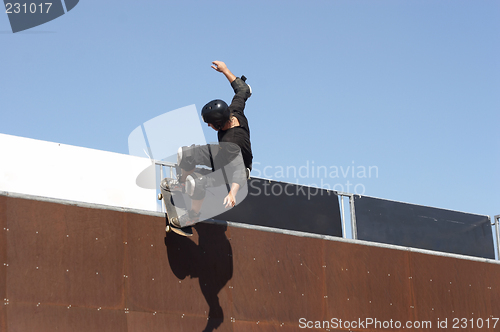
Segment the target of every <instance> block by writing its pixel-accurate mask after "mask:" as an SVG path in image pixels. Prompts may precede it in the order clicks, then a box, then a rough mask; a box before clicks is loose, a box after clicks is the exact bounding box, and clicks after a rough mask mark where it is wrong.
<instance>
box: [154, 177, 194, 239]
mask: <svg viewBox="0 0 500 332" xmlns="http://www.w3.org/2000/svg"><path fill="white" fill-rule="evenodd" d="M160 190H161V193H160V194H158V199H159V200H163V204H164V205H165V210H166V218H167V226H166V228H165V230H166V231H167V233H168V232H171V231H173V232H174V233H177V234H179V235H182V236H192V235H193V229H192V227H191V226H187V227H183V228H179V227H176V226H174V225H173V224H172V221H177V220H178V218H179V217H180V216H181V215H182V214H184V213H186V212H187V210H186V209H185V208H184V207H179V206H175V205H174V199H173V195H181V194H180V193H172V192H170V191H169V190H166V188H163V187H161V186H160ZM175 201H178V199H176V200H175Z"/></svg>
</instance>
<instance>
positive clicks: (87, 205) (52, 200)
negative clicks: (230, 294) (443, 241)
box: [0, 191, 500, 265]
mask: <svg viewBox="0 0 500 332" xmlns="http://www.w3.org/2000/svg"><path fill="white" fill-rule="evenodd" d="M0 196H7V197H13V198H21V199H27V200H34V201H41V202H48V203H57V204H63V205H71V206H77V207H83V208H90V209H101V210H111V211H117V212H127V213H136V214H142V215H148V216H154V217H165V213H163V212H153V211H147V210H137V209H130V208H122V207H116V206H108V205H102V204H91V203H85V202H77V201H70V200H63V199H58V198H49V197H41V196H34V195H27V194H19V193H11V192H6V191H0ZM205 222H206V223H210V224H222V225H229V226H231V227H237V228H243V229H250V230H256V231H262V232H270V233H277V234H283V235H290V236H298V237H307V238H313V239H321V240H326V241H336V242H344V243H350V244H356V245H364V246H370V247H378V248H385V249H394V250H403V251H409V252H414V253H421V254H426V255H432V256H441V257H448V258H456V259H464V260H469V261H475V262H482V263H490V264H497V265H500V261H497V260H494V259H489V258H480V257H473V256H466V255H459V254H450V253H445V252H439V251H433V250H427V249H418V248H411V247H404V246H398V245H393V244H385V243H378V242H370V241H364V240H353V239H345V238H342V237H335V236H330V235H320V234H314V233H307V232H300V231H292V230H286V229H280V228H273V227H267V226H257V225H249V224H242V223H237V222H232V221H227V222H226V221H220V220H214V219H209V220H206V221H205Z"/></svg>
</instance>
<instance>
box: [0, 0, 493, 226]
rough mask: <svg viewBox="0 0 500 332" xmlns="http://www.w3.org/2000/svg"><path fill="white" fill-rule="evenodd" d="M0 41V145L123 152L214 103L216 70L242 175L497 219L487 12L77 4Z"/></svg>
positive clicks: (349, 5)
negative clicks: (243, 126)
mask: <svg viewBox="0 0 500 332" xmlns="http://www.w3.org/2000/svg"><path fill="white" fill-rule="evenodd" d="M0 44H1V51H0V68H1V72H2V79H1V80H0V100H1V113H0V114H1V121H0V133H4V134H11V135H17V136H22V137H29V138H35V139H40V140H47V141H53V142H59V143H64V144H71V145H76V146H82V147H89V148H94V149H100V150H106V151H112V152H118V153H125V154H126V153H128V148H127V138H128V135H129V134H130V133H131V132H132V130H133V129H134V128H136V127H137V126H139V125H140V124H142V123H143V122H145V121H147V120H149V119H151V118H153V117H155V116H158V115H160V114H163V113H165V112H168V111H171V110H175V109H177V108H180V107H184V106H187V105H191V104H195V105H196V106H197V108H198V110H200V109H201V107H202V106H203V105H204V104H205V103H207V102H208V101H210V100H212V99H215V98H221V99H225V100H227V101H229V100H230V98H231V97H232V90H231V88H230V86H229V84H228V83H227V81H226V80H225V78H224V77H223V75H221V74H220V73H217V72H215V71H214V70H213V69H211V68H210V64H211V61H213V60H222V61H225V62H226V64H227V65H228V67H229V68H230V69H231V70H232V71H233V72H234V73H235V74H236V75H238V76H240V75H242V74H244V75H246V76H247V77H248V81H247V82H248V83H249V84H250V85H251V86H252V88H253V92H254V93H253V96H252V97H251V98H250V99H249V101H248V103H247V108H246V113H247V116H248V119H249V121H250V127H251V131H252V144H253V151H254V175H261V176H263V177H267V178H274V179H276V180H281V181H289V182H299V183H301V184H316V185H318V186H323V187H329V188H335V189H337V190H342V189H343V191H349V192H358V193H364V194H365V195H369V196H374V197H380V198H386V199H392V200H397V201H404V202H409V203H415V204H422V205H429V206H435V207H440V208H447V209H453V210H459V211H464V212H472V213H478V214H486V215H491V216H492V215H494V214H500V203H499V202H500V176H499V168H498V166H499V164H500V157H499V147H500V134H499V126H498V124H499V123H500V121H499V120H500V116H499V106H500V94H499V91H500V60H499V59H500V57H499V54H500V2H498V1H488V0H485V1H457V0H454V1H446V0H443V1H422V0H419V1H412V0H409V1H388V0H380V1H375V0H374V1H356V0H354V1H353V0H349V1H251V2H249V1H246V2H234V1H232V2H230V1H211V2H208V1H204V2H201V1H161V2H160V1H153V2H139V1H127V0H121V1H118V0H106V1H97V0H81V1H80V3H79V4H78V5H77V6H76V7H75V8H74V9H73V10H72V11H70V12H68V13H67V14H65V15H63V16H61V17H60V18H58V19H56V20H54V21H51V22H49V23H46V24H44V25H41V26H39V27H36V28H33V29H30V30H27V31H25V32H19V33H16V34H13V33H12V32H11V30H10V25H9V21H8V17H7V15H6V14H3V15H0ZM204 128H205V134H206V137H207V140H208V141H216V134H215V132H214V131H212V130H211V129H210V128H208V127H204ZM168 139H169V137H168V131H166V132H165V140H168ZM26 159H27V160H29V159H30V156H29V154H27V155H26ZM301 167H302V173H300V174H293V170H294V169H295V170H296V171H297V173H299V172H298V171H299V170H300V169H301ZM317 167H320V168H321V170H323V171H322V174H320V175H319V176H318V174H316V173H317V172H315V174H314V175H313V173H312V171H313V169H316V170H317ZM353 167H354V171H355V172H354V173H352V170H353ZM370 167H371V170H372V173H371V174H370V173H369V172H368V170H369V169H370ZM34 169H36V166H34ZM325 169H327V170H328V172H327V174H326V175H325V174H324V170H325ZM286 170H288V176H287V172H286ZM363 170H365V172H364V173H363ZM264 171H265V174H264ZM375 171H376V172H375Z"/></svg>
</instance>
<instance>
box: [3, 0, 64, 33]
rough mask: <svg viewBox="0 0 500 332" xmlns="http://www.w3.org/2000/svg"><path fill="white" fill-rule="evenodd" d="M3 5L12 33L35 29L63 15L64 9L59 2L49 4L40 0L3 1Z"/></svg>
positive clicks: (57, 0) (58, 0)
mask: <svg viewBox="0 0 500 332" xmlns="http://www.w3.org/2000/svg"><path fill="white" fill-rule="evenodd" d="M4 4H5V8H6V12H7V15H8V16H9V21H10V26H11V28H12V32H14V33H15V32H19V31H23V30H26V29H30V28H33V27H36V26H38V25H40V24H44V23H47V22H49V21H52V20H53V19H55V18H58V17H59V16H61V15H64V8H63V5H62V2H61V1H60V0H56V1H51V2H50V3H49V2H47V1H42V0H30V1H22V0H21V1H9V0H4Z"/></svg>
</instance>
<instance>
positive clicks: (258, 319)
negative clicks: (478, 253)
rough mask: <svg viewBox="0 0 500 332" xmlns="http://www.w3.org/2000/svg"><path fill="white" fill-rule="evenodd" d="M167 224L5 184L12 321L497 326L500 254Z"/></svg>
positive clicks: (30, 325) (7, 313)
mask: <svg viewBox="0 0 500 332" xmlns="http://www.w3.org/2000/svg"><path fill="white" fill-rule="evenodd" d="M164 228H165V219H164V218H162V217H155V216H150V215H141V214H137V213H132V212H118V211H109V210H105V209H97V208H96V209H94V208H84V207H78V206H73V205H65V204H57V203H49V202H43V201H37V200H29V199H23V198H13V197H8V196H0V241H1V242H0V259H1V260H2V261H1V262H0V263H1V264H0V293H1V294H0V295H1V296H2V299H3V302H2V306H1V307H0V329H1V331H9V332H11V331H41V332H43V331H56V330H58V331H122V332H123V331H127V332H128V331H130V332H136V331H137V332H139V331H141V332H142V331H151V332H155V331H162V332H163V331H214V330H215V329H216V328H217V331H300V330H303V329H302V328H301V327H304V326H313V327H314V326H316V324H320V325H322V326H321V327H322V328H323V327H324V329H323V330H325V331H326V330H327V329H326V326H325V325H326V323H328V324H330V329H329V330H331V331H333V330H337V331H348V330H349V328H335V327H334V326H333V324H332V323H334V322H337V323H339V320H340V319H341V320H342V321H343V322H345V321H348V322H350V324H351V323H352V322H353V321H355V322H360V321H362V322H367V319H368V321H369V319H372V320H373V321H372V322H373V324H372V325H371V326H367V325H366V324H365V325H364V326H361V327H358V328H352V326H350V327H351V328H350V329H351V330H358V331H361V330H366V331H378V330H389V331H391V330H392V331H396V330H399V329H397V328H395V327H394V328H392V329H391V328H387V329H385V328H383V326H382V324H384V323H387V324H389V323H390V322H391V320H392V324H395V322H398V321H400V322H402V323H403V324H404V323H405V322H406V321H430V322H431V323H432V328H431V329H424V328H405V330H409V331H421V330H435V329H437V323H438V322H441V324H443V323H445V322H446V323H447V324H448V328H451V327H452V325H453V323H454V321H453V319H455V318H458V319H462V318H464V319H467V322H468V324H469V327H468V328H461V329H460V330H462V331H467V330H470V331H472V330H478V328H477V327H476V328H475V329H472V328H471V327H470V325H471V322H474V323H477V322H479V319H482V320H483V328H482V329H481V330H484V331H488V330H489V331H494V329H493V328H492V325H493V323H494V318H498V317H499V316H500V286H498V280H499V278H500V265H498V264H496V263H491V262H480V261H474V260H466V259H459V258H450V257H442V256H436V255H430V254H425V253H418V252H412V251H407V250H396V249H389V248H382V247H377V246H370V245H364V244H357V243H352V242H349V241H347V242H346V241H344V240H341V239H339V240H323V239H321V238H311V237H299V236H293V235H285V234H278V233H271V232H263V231H258V230H252V229H246V228H239V227H231V226H224V225H213V224H199V225H198V226H197V227H196V231H195V235H194V236H193V238H183V237H180V236H178V235H176V234H172V233H169V234H167V235H166V234H165V231H164ZM165 235H166V236H165ZM495 281H497V282H495ZM471 319H472V321H471ZM486 319H490V321H489V323H490V328H489V329H488V328H486ZM375 320H376V321H378V322H379V324H381V326H380V328H379V327H378V326H375V325H374V323H375V322H376V321H375ZM462 324H463V322H462ZM344 327H345V326H344ZM498 329H500V323H498V324H497V326H496V329H495V330H498Z"/></svg>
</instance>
